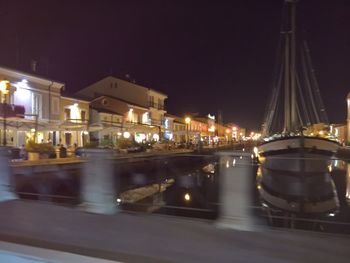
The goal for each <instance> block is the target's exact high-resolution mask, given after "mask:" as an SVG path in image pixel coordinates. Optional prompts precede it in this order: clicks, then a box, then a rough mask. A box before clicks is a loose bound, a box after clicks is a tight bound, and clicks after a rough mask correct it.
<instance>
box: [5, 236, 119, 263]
mask: <svg viewBox="0 0 350 263" xmlns="http://www.w3.org/2000/svg"><path fill="white" fill-rule="evenodd" d="M0 262H6V263H58V262H59V263H72V262H74V263H112V262H115V261H110V260H104V259H99V258H93V257H86V256H81V255H76V254H72V253H66V252H62V251H56V250H49V249H44V248H38V247H32V246H25V245H18V244H15V243H9V242H3V241H0Z"/></svg>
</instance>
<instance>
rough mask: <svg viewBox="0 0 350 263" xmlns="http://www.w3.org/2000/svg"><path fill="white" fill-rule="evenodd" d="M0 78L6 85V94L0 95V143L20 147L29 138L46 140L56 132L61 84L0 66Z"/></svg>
mask: <svg viewBox="0 0 350 263" xmlns="http://www.w3.org/2000/svg"><path fill="white" fill-rule="evenodd" d="M0 79H1V80H7V81H9V84H10V90H9V92H8V94H5V92H4V91H1V94H0V97H1V105H0V108H2V109H3V111H2V115H1V117H2V118H1V120H2V125H1V142H2V144H6V145H9V146H21V145H24V144H25V143H26V141H28V140H30V139H31V140H35V141H37V142H42V141H48V140H50V139H51V138H52V136H53V134H54V132H56V131H59V124H60V95H61V90H62V89H63V87H64V83H60V82H56V81H53V80H49V79H45V78H41V77H38V76H35V75H32V74H28V73H24V72H20V71H17V70H13V69H8V68H4V67H0ZM5 108H7V109H6V110H5ZM4 113H5V114H4ZM5 127H6V128H5Z"/></svg>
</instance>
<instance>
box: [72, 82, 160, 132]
mask: <svg viewBox="0 0 350 263" xmlns="http://www.w3.org/2000/svg"><path fill="white" fill-rule="evenodd" d="M77 95H79V96H81V97H84V98H88V99H90V100H93V99H96V98H98V97H100V96H107V97H111V98H114V99H119V100H121V101H125V102H127V103H128V104H130V105H134V106H137V107H141V108H142V110H144V109H146V111H147V117H146V116H142V117H140V118H139V119H138V122H140V120H142V118H146V119H147V121H148V124H149V125H152V126H156V127H158V128H159V130H160V132H161V136H160V138H159V139H161V138H162V137H163V136H162V135H163V134H164V132H165V127H164V120H165V119H164V115H165V113H166V110H165V107H164V101H165V100H166V99H167V95H165V94H163V93H161V92H158V91H156V90H153V89H149V88H146V87H143V86H140V85H138V84H135V83H132V82H129V81H125V80H122V79H118V78H115V77H112V76H108V77H105V78H103V79H101V80H100V81H98V82H95V83H93V84H91V85H90V86H88V87H86V88H84V89H82V90H80V91H78V92H77ZM136 114H137V115H138V113H136ZM143 114H144V113H143ZM131 123H134V124H137V122H136V121H135V120H133V121H132V122H131ZM141 123H142V121H141ZM141 127H144V126H142V125H141ZM134 128H135V127H134ZM155 137H157V136H155Z"/></svg>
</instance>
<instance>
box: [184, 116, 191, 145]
mask: <svg viewBox="0 0 350 263" xmlns="http://www.w3.org/2000/svg"><path fill="white" fill-rule="evenodd" d="M185 123H186V145H187V148H188V146H189V145H188V143H189V134H188V128H189V127H188V126H189V125H190V123H191V118H190V117H186V118H185Z"/></svg>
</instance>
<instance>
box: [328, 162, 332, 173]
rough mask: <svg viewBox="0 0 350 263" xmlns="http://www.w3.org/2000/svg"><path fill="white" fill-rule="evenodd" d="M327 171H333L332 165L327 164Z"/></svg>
mask: <svg viewBox="0 0 350 263" xmlns="http://www.w3.org/2000/svg"><path fill="white" fill-rule="evenodd" d="M328 171H329V172H330V173H331V172H332V171H333V167H332V165H331V164H330V165H328Z"/></svg>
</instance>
